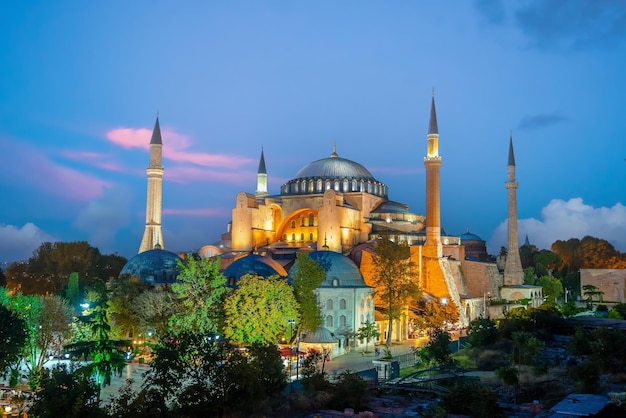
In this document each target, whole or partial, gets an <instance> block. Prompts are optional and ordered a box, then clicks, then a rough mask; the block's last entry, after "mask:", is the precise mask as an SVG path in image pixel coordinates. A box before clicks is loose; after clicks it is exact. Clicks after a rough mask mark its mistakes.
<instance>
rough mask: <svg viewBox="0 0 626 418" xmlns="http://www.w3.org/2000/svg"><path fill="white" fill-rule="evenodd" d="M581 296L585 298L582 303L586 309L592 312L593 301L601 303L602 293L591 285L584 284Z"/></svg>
mask: <svg viewBox="0 0 626 418" xmlns="http://www.w3.org/2000/svg"><path fill="white" fill-rule="evenodd" d="M583 295H584V296H585V299H584V301H585V302H586V303H587V307H588V308H589V309H591V310H593V301H594V300H596V301H601V300H602V296H603V295H604V292H603V291H601V290H600V289H598V288H597V287H596V286H594V285H592V284H586V285H584V286H583Z"/></svg>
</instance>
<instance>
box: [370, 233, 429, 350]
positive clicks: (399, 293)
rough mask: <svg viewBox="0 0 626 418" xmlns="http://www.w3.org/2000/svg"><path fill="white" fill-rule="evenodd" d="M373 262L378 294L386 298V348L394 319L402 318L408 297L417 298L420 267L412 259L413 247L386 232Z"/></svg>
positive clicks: (384, 304) (378, 244) (378, 242)
mask: <svg viewBox="0 0 626 418" xmlns="http://www.w3.org/2000/svg"><path fill="white" fill-rule="evenodd" d="M396 241H398V239H396ZM372 262H373V264H374V269H375V273H374V282H375V284H376V293H377V294H378V295H379V296H380V298H381V300H382V301H383V306H384V307H385V312H386V314H387V317H388V319H389V321H388V323H389V326H388V330H387V347H390V346H391V339H392V335H393V322H394V321H393V320H394V319H398V318H399V317H400V313H401V311H402V309H403V307H405V306H406V305H407V303H408V299H409V297H413V298H414V299H416V300H417V295H418V293H419V287H418V285H417V283H418V281H417V268H416V266H415V263H414V262H413V261H411V250H410V248H409V246H408V244H406V243H405V242H398V243H396V242H394V241H393V240H392V239H391V238H390V237H389V236H387V235H383V236H382V237H381V238H379V239H378V240H377V241H376V248H375V249H374V256H373V259H372Z"/></svg>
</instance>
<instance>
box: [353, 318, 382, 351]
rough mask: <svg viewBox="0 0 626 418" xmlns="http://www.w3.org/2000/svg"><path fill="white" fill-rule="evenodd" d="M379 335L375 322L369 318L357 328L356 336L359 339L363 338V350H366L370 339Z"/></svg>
mask: <svg viewBox="0 0 626 418" xmlns="http://www.w3.org/2000/svg"><path fill="white" fill-rule="evenodd" d="M379 336H380V332H378V329H377V328H376V324H375V323H373V322H370V321H369V320H367V321H365V322H364V323H363V326H362V327H361V328H359V329H358V330H357V333H356V337H357V338H358V339H359V340H365V352H367V346H368V345H369V343H370V340H374V339H376V338H378V337H379Z"/></svg>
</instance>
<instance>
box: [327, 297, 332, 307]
mask: <svg viewBox="0 0 626 418" xmlns="http://www.w3.org/2000/svg"><path fill="white" fill-rule="evenodd" d="M332 308H333V300H332V299H328V300H327V301H326V309H332Z"/></svg>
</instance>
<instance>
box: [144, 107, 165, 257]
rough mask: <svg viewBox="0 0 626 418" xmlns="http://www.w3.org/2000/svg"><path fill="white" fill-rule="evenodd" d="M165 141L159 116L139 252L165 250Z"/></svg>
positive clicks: (151, 145) (150, 164)
mask: <svg viewBox="0 0 626 418" xmlns="http://www.w3.org/2000/svg"><path fill="white" fill-rule="evenodd" d="M162 155H163V141H162V139H161V127H160V126H159V116H158V115H157V118H156V122H155V124H154V129H153V130H152V138H151V139H150V163H149V164H148V168H147V169H146V173H147V174H148V193H147V199H146V228H145V230H144V233H143V238H142V240H141V245H140V246H139V252H140V253H141V252H144V251H148V250H152V249H155V248H165V245H164V244H163V234H162V233H161V212H162V208H163V171H164V170H163V164H162Z"/></svg>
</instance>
